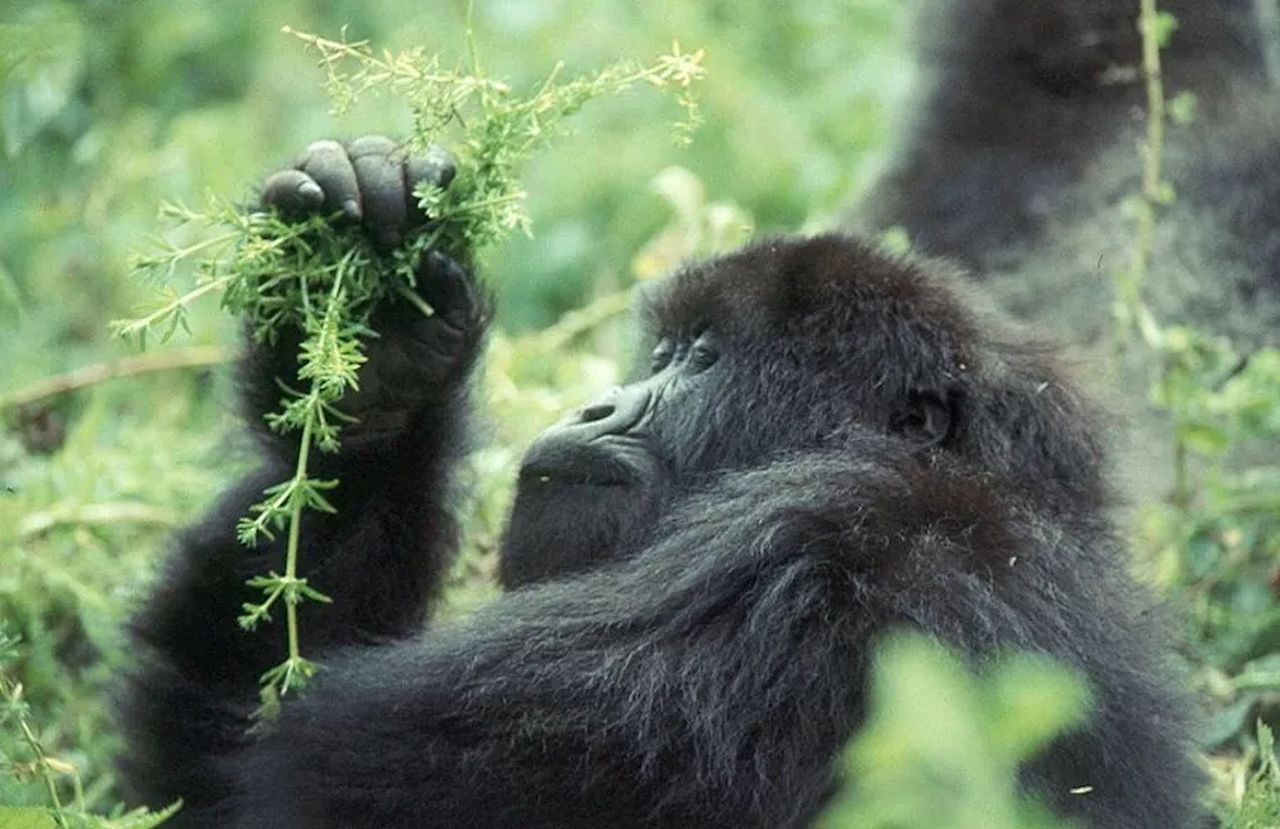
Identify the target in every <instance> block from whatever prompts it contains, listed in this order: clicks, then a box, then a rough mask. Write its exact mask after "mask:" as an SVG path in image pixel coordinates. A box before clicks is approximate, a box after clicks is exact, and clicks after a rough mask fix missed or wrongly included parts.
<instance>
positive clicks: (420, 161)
mask: <svg viewBox="0 0 1280 829" xmlns="http://www.w3.org/2000/svg"><path fill="white" fill-rule="evenodd" d="M457 174H458V167H457V165H456V164H455V163H454V160H453V155H452V154H450V153H449V151H448V150H446V149H445V148H444V147H441V146H438V145H436V144H432V145H431V146H430V147H428V148H427V151H426V152H425V153H424V154H422V155H414V156H409V157H408V158H407V159H405V162H404V189H405V197H406V198H407V199H408V206H409V215H411V216H414V217H415V218H419V219H422V218H426V216H425V215H424V214H423V212H422V210H421V208H419V206H418V197H417V196H415V195H414V194H413V191H414V189H415V188H416V187H417V186H418V185H419V184H421V183H422V182H428V183H430V184H432V185H433V186H435V187H438V188H440V189H441V190H443V189H445V188H446V187H448V186H449V184H450V183H452V182H453V177H454V176H456V175H457Z"/></svg>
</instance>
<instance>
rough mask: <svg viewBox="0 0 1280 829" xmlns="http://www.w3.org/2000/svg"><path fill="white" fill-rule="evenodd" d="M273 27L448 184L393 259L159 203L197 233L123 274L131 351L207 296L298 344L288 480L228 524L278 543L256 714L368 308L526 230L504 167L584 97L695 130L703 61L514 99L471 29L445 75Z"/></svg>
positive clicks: (363, 44)
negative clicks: (660, 110)
mask: <svg viewBox="0 0 1280 829" xmlns="http://www.w3.org/2000/svg"><path fill="white" fill-rule="evenodd" d="M283 31H284V32H285V33H286V34H288V35H292V36H294V37H296V38H298V39H300V40H301V41H303V43H305V44H306V46H307V48H309V49H311V50H313V51H314V52H316V53H318V55H319V65H320V67H321V69H322V70H323V71H324V73H325V81H324V86H325V88H326V90H327V91H328V94H329V96H330V98H331V100H332V103H333V108H334V110H335V112H338V113H340V112H344V111H346V110H347V109H349V108H350V107H351V106H352V105H353V104H354V103H355V102H356V101H357V100H358V99H359V98H360V97H362V96H364V95H367V94H370V93H388V94H392V95H396V96H399V97H400V98H402V99H403V100H404V101H405V103H406V104H407V106H408V107H409V109H410V111H411V113H412V115H413V123H414V128H413V131H412V134H411V135H410V136H409V141H408V143H409V145H410V148H412V149H418V150H424V149H426V148H427V147H428V146H430V145H432V144H444V145H446V146H449V147H450V148H451V149H452V151H453V154H454V157H455V159H456V164H457V175H456V176H455V177H454V180H453V181H452V183H451V184H450V185H449V186H448V187H447V188H441V187H439V186H436V185H433V184H430V183H423V184H420V185H418V188H417V189H416V190H415V191H414V195H415V197H416V198H417V199H418V200H419V204H420V205H421V207H422V209H423V210H424V212H425V213H426V214H427V215H429V216H430V217H431V221H430V222H429V223H428V224H427V225H425V226H424V227H423V228H421V229H420V231H419V232H417V233H416V234H413V235H411V236H410V237H409V238H408V239H406V241H405V242H404V243H403V244H402V245H401V246H400V247H399V248H397V249H395V250H392V251H380V250H378V249H376V248H374V247H373V246H372V245H371V244H370V243H369V241H368V240H367V239H366V238H365V236H364V234H363V233H362V232H361V231H360V230H359V228H357V227H353V226H350V225H347V226H343V225H340V224H335V223H331V222H330V221H329V218H328V217H325V216H315V217H312V218H309V219H306V220H303V221H296V222H287V221H284V220H283V219H282V218H281V217H280V216H279V215H277V214H275V213H266V212H248V213H246V212H244V211H242V210H240V209H239V208H237V207H236V206H235V205H234V204H232V203H231V202H229V201H225V200H221V199H216V198H214V199H210V203H209V207H208V208H207V209H206V210H203V211H197V210H193V209H190V208H188V207H186V206H184V205H180V204H166V205H164V206H163V208H162V215H163V216H164V217H166V218H168V219H171V220H174V221H176V222H177V223H178V224H180V225H186V226H189V227H191V228H193V229H194V230H196V231H197V232H200V233H201V234H202V235H200V236H199V237H198V241H195V242H193V243H191V244H187V245H175V244H171V243H168V242H165V241H163V240H161V241H157V242H156V244H155V245H153V250H151V251H150V252H148V253H147V254H145V255H142V256H139V257H138V258H137V259H136V261H135V263H134V264H135V270H136V271H137V272H138V273H139V274H140V275H142V276H144V277H147V278H149V279H151V280H153V281H155V282H157V283H159V284H160V285H161V286H163V287H162V296H161V300H160V302H159V303H158V304H157V305H156V307H154V308H152V309H151V310H150V311H149V312H147V313H146V314H144V315H142V316H140V317H138V318H137V319H132V320H122V321H118V322H116V323H113V329H114V330H115V332H116V333H117V334H118V335H119V336H122V337H125V338H128V339H131V340H133V341H135V342H137V343H138V345H139V346H143V347H145V345H146V341H147V338H148V335H149V334H151V333H155V334H157V335H158V336H159V338H160V339H161V341H164V340H167V339H169V338H170V337H172V336H173V335H174V334H176V333H177V332H178V331H179V330H183V331H189V327H188V316H187V314H188V307H189V306H190V305H191V303H192V302H194V301H196V300H198V299H200V298H202V297H203V296H206V295H213V294H220V296H221V301H222V306H223V308H224V309H226V310H227V311H228V312H230V313H232V314H234V315H237V316H239V317H241V318H242V319H243V320H244V321H245V326H246V329H247V331H248V332H249V334H250V335H251V336H252V338H253V339H254V340H255V341H256V342H258V343H260V344H263V345H266V346H275V345H277V344H278V343H279V342H280V339H281V335H282V334H284V333H286V332H297V333H298V334H300V335H301V338H300V344H299V346H298V355H297V357H298V371H297V381H298V382H299V383H300V384H301V386H302V388H299V389H295V388H292V387H290V386H288V385H286V379H285V378H280V383H281V387H282V389H283V397H282V399H281V403H280V409H279V410H278V411H276V412H273V413H270V414H268V415H266V420H267V423H268V425H269V426H270V428H271V429H273V430H274V431H276V432H279V433H281V434H297V435H298V449H297V459H296V463H295V465H294V474H293V476H292V477H291V478H290V479H289V480H287V481H284V482H282V483H280V484H277V485H275V486H272V487H270V488H268V489H267V490H266V491H265V492H264V493H263V495H264V498H263V500H262V501H260V502H259V503H257V504H255V505H254V506H253V507H252V508H251V510H250V514H249V515H246V516H244V517H242V518H241V519H240V521H239V523H238V525H237V528H236V530H237V536H238V538H239V539H240V541H241V542H242V543H244V544H246V545H248V546H254V545H256V544H258V543H259V542H260V541H261V540H262V539H264V538H265V539H267V540H272V539H274V538H275V537H276V534H277V533H278V532H284V533H285V536H286V547H285V562H284V571H283V573H277V572H274V571H273V572H271V573H269V574H267V575H263V576H257V577H255V578H253V579H251V580H250V581H249V582H248V585H249V586H250V587H251V588H253V589H255V590H257V591H259V592H260V594H261V596H262V598H261V600H260V601H258V602H256V603H255V602H248V603H245V604H244V605H243V608H242V611H243V612H242V614H241V616H240V617H239V623H240V625H241V626H242V627H243V628H245V629H246V630H254V629H256V628H257V627H258V626H259V625H260V624H262V623H263V622H269V621H271V620H272V614H273V613H274V612H276V611H277V610H278V608H279V606H280V605H281V604H283V606H284V610H285V627H286V631H285V635H286V643H287V650H286V656H285V659H284V661H283V662H281V663H280V664H279V665H277V666H276V667H274V668H272V669H271V670H269V671H267V672H266V673H265V674H263V676H262V678H261V691H262V700H263V710H264V711H268V712H269V711H270V710H272V709H273V708H274V705H275V704H276V702H277V701H278V700H279V699H280V698H281V697H282V696H284V695H285V694H287V693H288V692H289V691H292V690H296V689H298V688H300V687H302V686H303V685H305V684H306V681H307V680H308V679H309V678H310V677H311V676H312V675H313V674H314V673H315V671H316V665H315V664H314V663H312V662H310V661H309V660H307V659H305V658H303V656H302V655H301V650H300V645H299V633H298V613H297V607H298V605H299V604H300V603H302V602H304V601H316V602H328V601H329V597H328V596H326V595H324V594H323V593H321V592H320V591H318V590H316V589H315V588H314V587H312V586H310V585H309V584H308V583H307V580H306V579H305V578H302V577H300V576H299V575H298V558H299V547H300V545H301V544H302V536H301V524H302V517H303V513H304V511H306V510H312V511H319V512H333V511H334V506H333V504H332V503H331V502H330V501H329V499H328V496H327V493H328V492H330V491H332V490H333V489H334V487H336V486H337V483H338V482H337V481H335V480H324V479H318V478H315V477H313V476H312V475H311V474H310V472H309V466H310V461H311V460H312V457H311V451H312V447H313V446H314V447H315V448H318V449H319V450H320V451H322V452H330V453H332V452H337V451H338V450H339V448H340V446H341V440H340V437H341V431H342V428H343V426H344V425H346V424H347V423H349V422H350V421H351V418H349V417H347V416H346V415H344V414H343V413H342V412H341V411H340V410H339V408H338V407H337V404H338V402H339V401H340V400H341V399H342V398H343V397H344V396H345V395H346V394H347V393H348V392H350V391H354V390H355V389H356V388H357V384H358V373H359V369H360V366H361V365H362V364H363V363H364V361H365V353H364V342H365V340H366V339H367V338H368V337H370V336H373V335H375V332H373V331H372V330H371V329H370V327H369V320H370V318H371V316H372V314H373V312H374V310H375V309H376V308H378V307H379V306H380V305H382V304H383V303H385V302H389V301H410V302H412V303H413V304H414V305H416V306H417V307H419V308H420V309H421V310H423V311H424V313H429V312H430V309H429V308H428V307H426V306H425V303H424V302H423V301H422V300H421V298H420V297H418V295H417V293H416V292H415V291H414V290H413V288H414V285H415V280H416V274H417V268H418V263H419V262H420V261H421V258H422V256H423V255H424V253H425V252H427V251H429V250H441V251H443V252H445V253H448V254H450V255H452V256H453V257H454V258H457V259H460V260H463V261H471V260H473V259H474V258H475V256H476V254H477V253H479V252H480V251H482V250H484V249H485V248H488V247H490V246H492V245H494V244H496V243H498V242H500V241H502V240H503V239H505V238H506V237H507V236H509V235H510V234H511V233H512V232H514V231H517V230H519V231H523V232H526V233H527V232H528V231H529V216H528V213H527V212H526V210H525V198H526V194H525V192H524V190H523V189H522V188H521V186H520V180H519V176H518V172H519V169H520V167H521V165H522V164H523V163H524V162H525V161H526V160H528V158H529V157H530V156H531V155H532V154H533V153H534V152H536V151H537V150H538V149H540V148H541V147H543V146H545V145H546V144H547V143H549V142H550V141H552V140H553V139H555V138H556V137H559V136H561V135H563V134H564V133H565V131H566V125H565V123H564V122H565V119H566V118H568V117H569V116H571V115H573V114H575V113H576V112H578V110H579V109H581V107H582V106H583V105H584V104H585V103H587V102H588V101H590V100H592V99H594V98H598V97H601V96H603V95H609V94H616V93H620V92H622V91H624V90H627V89H629V88H631V87H633V86H635V85H637V84H647V85H650V86H653V87H655V88H658V89H660V90H665V91H667V92H670V93H673V94H674V95H675V98H676V101H677V103H678V104H679V106H680V108H681V110H682V112H683V117H682V119H681V120H680V121H679V122H678V123H677V124H676V127H675V135H676V138H677V140H678V141H682V142H684V141H688V139H689V133H690V132H691V131H692V129H693V128H694V127H695V126H696V124H697V123H698V122H699V112H698V105H697V100H696V99H695V98H694V97H693V95H692V93H691V86H692V84H693V83H694V82H695V81H697V80H698V79H699V78H701V77H702V75H703V73H704V70H703V67H702V58H703V53H702V51H700V50H699V51H696V52H692V53H686V52H684V51H682V50H681V49H680V47H679V44H678V43H677V44H673V48H672V51H671V53H669V54H666V55H662V56H660V57H659V58H657V59H656V60H655V61H654V62H653V63H652V64H650V65H647V66H645V65H640V64H637V63H634V62H629V61H623V62H619V63H616V64H614V65H612V66H609V67H606V68H605V69H602V70H600V71H599V72H596V73H594V74H592V75H587V76H584V77H579V78H574V79H570V80H562V78H561V74H562V72H563V65H562V64H558V65H557V66H556V67H555V68H553V69H552V71H551V72H550V73H549V74H548V75H547V77H546V78H545V79H544V80H543V81H542V82H541V83H540V84H539V85H537V87H536V88H535V89H534V90H533V91H532V92H531V93H529V94H527V95H523V96H522V95H519V94H517V93H515V92H514V91H513V90H512V89H511V87H510V86H509V85H508V84H506V83H505V82H502V81H499V80H495V79H493V78H490V77H488V76H487V75H486V74H485V73H484V71H483V69H482V67H481V63H480V59H479V57H478V53H477V51H476V49H475V45H474V41H473V39H472V38H471V36H470V34H468V38H467V42H468V53H469V54H468V60H467V61H466V63H465V64H464V63H461V62H459V63H458V64H456V65H455V66H453V67H452V68H451V67H449V66H447V65H446V64H445V62H444V60H443V59H442V58H441V57H440V56H439V55H437V54H431V53H428V52H427V51H426V50H424V49H421V48H415V49H410V50H407V51H404V52H400V53H396V54H393V53H391V52H388V51H384V52H381V53H377V52H375V51H374V50H373V48H372V47H371V46H370V45H369V43H368V42H367V41H358V42H348V41H346V40H345V39H339V40H331V39H328V38H324V37H320V36H318V35H313V34H308V33H305V32H299V31H296V30H294V29H292V28H289V27H287V26H286V27H284V29H283ZM188 263H191V264H194V268H195V272H196V285H195V287H194V288H193V289H191V290H189V291H187V292H186V293H178V292H177V291H175V290H173V289H172V288H171V287H169V285H170V283H171V281H172V279H173V278H174V276H175V274H176V273H177V272H178V270H179V269H180V268H181V267H183V266H184V265H186V264H188Z"/></svg>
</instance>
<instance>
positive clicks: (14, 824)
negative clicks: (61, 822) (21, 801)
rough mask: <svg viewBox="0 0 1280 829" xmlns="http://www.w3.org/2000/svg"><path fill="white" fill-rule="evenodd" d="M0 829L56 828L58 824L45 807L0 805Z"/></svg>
mask: <svg viewBox="0 0 1280 829" xmlns="http://www.w3.org/2000/svg"><path fill="white" fill-rule="evenodd" d="M0 829H58V824H57V822H56V821H54V819H53V816H52V815H51V814H49V812H48V811H47V810H45V809H35V808H29V807H24V808H14V807H12V806H0Z"/></svg>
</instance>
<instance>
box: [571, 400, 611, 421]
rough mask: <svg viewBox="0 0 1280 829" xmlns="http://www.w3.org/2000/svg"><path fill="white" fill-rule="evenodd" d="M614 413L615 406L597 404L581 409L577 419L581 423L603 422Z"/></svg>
mask: <svg viewBox="0 0 1280 829" xmlns="http://www.w3.org/2000/svg"><path fill="white" fill-rule="evenodd" d="M615 411H617V406H614V405H613V404H612V403H598V404H596V405H594V406H588V407H586V408H585V409H583V410H582V414H581V415H580V416H579V419H580V420H581V421H582V422H583V423H595V422H596V421H597V420H604V419H605V418H606V417H608V416H609V415H611V414H613V413H614V412H615Z"/></svg>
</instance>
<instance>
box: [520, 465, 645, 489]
mask: <svg viewBox="0 0 1280 829" xmlns="http://www.w3.org/2000/svg"><path fill="white" fill-rule="evenodd" d="M520 483H521V484H522V485H523V484H531V485H538V484H549V485H553V486H582V487H624V486H631V484H632V482H631V481H628V480H623V479H621V478H619V477H617V476H616V475H614V476H610V477H600V476H596V475H592V474H590V473H584V472H583V471H581V470H567V469H551V468H542V467H531V466H526V467H524V468H522V469H521V470H520Z"/></svg>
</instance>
